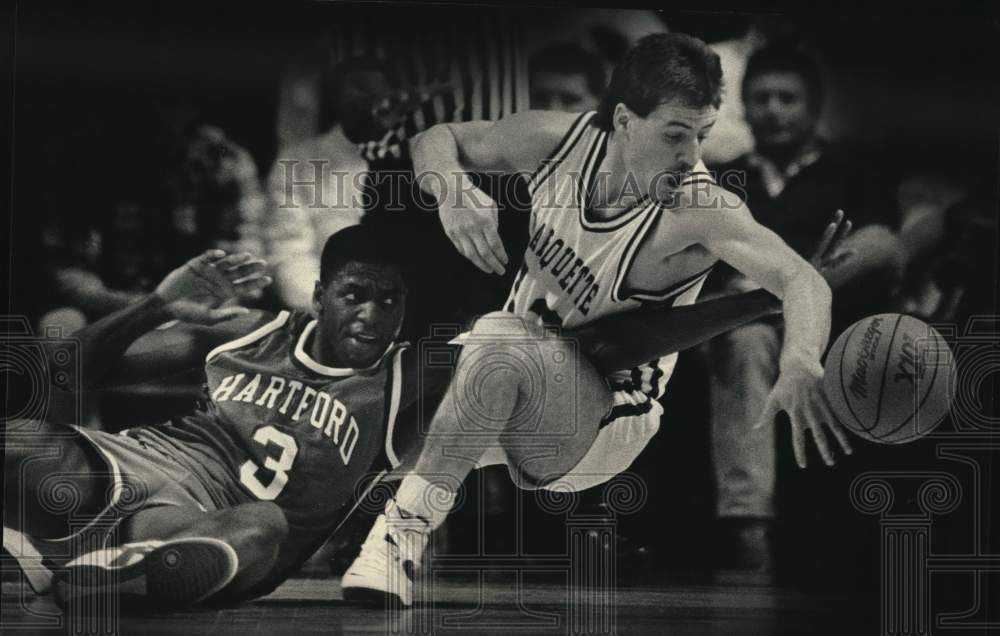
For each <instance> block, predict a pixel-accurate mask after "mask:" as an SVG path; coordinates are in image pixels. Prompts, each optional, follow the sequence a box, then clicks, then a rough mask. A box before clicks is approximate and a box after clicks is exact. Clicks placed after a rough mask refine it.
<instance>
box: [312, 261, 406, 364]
mask: <svg viewBox="0 0 1000 636" xmlns="http://www.w3.org/2000/svg"><path fill="white" fill-rule="evenodd" d="M405 300H406V287H405V285H404V283H403V277H402V275H401V274H400V272H399V270H398V269H397V268H395V267H393V266H391V265H380V264H374V263H360V262H350V263H348V264H347V265H345V266H344V267H342V268H341V270H340V271H339V272H338V273H337V274H336V275H334V276H333V278H332V279H331V280H330V282H329V283H327V285H326V286H325V287H323V286H322V285H321V284H319V283H317V285H316V292H315V295H314V305H315V309H316V313H317V320H318V322H319V324H318V325H317V329H316V337H317V338H321V339H322V343H321V344H320V345H319V347H320V348H319V351H320V355H321V356H322V357H325V358H328V359H326V360H319V362H320V364H325V365H328V366H333V367H338V368H353V369H363V368H365V367H369V366H371V365H373V364H374V363H375V362H377V361H378V359H379V356H381V355H382V354H383V353H384V352H385V350H386V348H388V346H389V344H390V343H391V342H392V341H393V340H394V339H395V338H396V336H397V335H399V329H400V327H401V326H402V323H403V312H404V310H405Z"/></svg>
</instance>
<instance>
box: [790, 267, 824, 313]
mask: <svg viewBox="0 0 1000 636" xmlns="http://www.w3.org/2000/svg"><path fill="white" fill-rule="evenodd" d="M785 291H786V297H787V296H788V295H789V294H791V295H801V296H802V297H804V298H808V299H809V300H810V303H812V304H814V305H815V306H817V307H829V306H830V305H831V304H832V302H833V290H831V289H830V285H829V283H827V282H826V279H825V278H823V276H822V274H820V273H819V272H818V271H816V269H814V268H813V267H812V266H811V265H809V264H808V263H806V262H804V261H803V263H802V264H801V265H800V266H799V267H798V268H796V270H795V271H794V273H793V274H792V276H791V279H790V280H789V282H788V283H786V285H785Z"/></svg>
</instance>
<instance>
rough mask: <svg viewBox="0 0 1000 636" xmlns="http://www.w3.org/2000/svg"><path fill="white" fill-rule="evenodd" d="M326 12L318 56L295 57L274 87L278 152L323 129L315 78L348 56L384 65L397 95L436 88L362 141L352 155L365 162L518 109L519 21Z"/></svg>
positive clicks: (480, 12)
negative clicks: (445, 126)
mask: <svg viewBox="0 0 1000 636" xmlns="http://www.w3.org/2000/svg"><path fill="white" fill-rule="evenodd" d="M328 5H329V7H328V10H329V12H330V20H329V22H328V24H329V25H330V26H329V27H328V28H326V29H325V32H326V33H325V37H324V38H323V46H322V47H321V50H315V48H312V49H311V50H307V51H305V52H304V55H303V56H302V57H303V63H301V64H302V65H301V66H299V67H290V68H289V69H288V71H287V73H286V77H285V80H284V81H283V82H282V87H281V91H280V97H279V107H278V117H277V127H278V138H279V140H280V142H281V144H282V145H281V150H284V149H285V148H286V147H287V145H288V144H289V143H294V142H295V141H303V140H305V139H306V138H308V137H312V136H315V135H316V134H317V133H318V132H322V131H324V130H326V128H325V127H323V124H322V123H321V121H320V120H321V117H320V115H319V110H320V108H321V103H322V102H323V101H324V96H323V93H324V89H323V88H322V87H321V85H322V84H323V79H322V78H324V77H326V76H327V75H328V73H327V72H326V69H328V68H329V67H331V66H336V65H338V64H340V63H341V62H343V61H345V60H350V59H355V58H358V57H374V58H378V59H381V60H385V63H386V65H387V72H388V73H389V75H390V76H391V77H393V78H396V79H398V81H399V87H400V88H403V89H414V88H417V87H430V86H433V87H436V88H437V89H438V90H434V91H430V92H431V95H430V96H429V99H427V100H426V101H422V102H421V103H420V104H419V105H418V107H416V108H413V109H411V110H409V111H408V112H406V113H405V115H404V116H403V118H402V121H401V122H399V124H398V125H397V126H395V127H394V128H393V129H391V130H389V131H387V132H386V133H385V134H384V135H382V136H381V137H378V138H373V139H366V140H364V142H363V148H362V155H363V156H364V157H365V158H366V159H367V160H368V161H373V160H378V159H383V158H387V157H389V158H393V157H394V156H398V154H399V153H400V152H403V153H405V152H406V148H405V142H406V140H407V139H409V138H411V137H413V136H414V135H416V134H417V133H419V132H421V131H423V130H426V129H427V128H429V127H431V126H433V125H434V124H437V123H440V122H445V121H474V120H494V119H499V118H501V117H505V116H507V115H510V114H512V113H515V112H519V111H522V110H526V109H527V107H528V72H527V61H528V56H527V54H526V51H525V49H524V47H523V45H522V33H523V31H524V28H523V21H522V15H523V12H519V11H511V10H509V9H506V8H503V7H485V6H469V7H463V6H459V5H446V6H433V5H427V4H422V5H419V6H416V5H414V6H407V5H401V4H400V5H394V6H393V7H392V10H391V11H375V12H374V13H377V15H378V17H377V19H375V18H373V7H372V6H371V5H363V4H351V3H328ZM429 44H430V45H429ZM317 67H318V70H317ZM327 92H328V91H327ZM310 126H312V130H311V132H310V133H309V134H306V135H305V136H303V133H304V131H305V130H306V129H308V128H309V127H310Z"/></svg>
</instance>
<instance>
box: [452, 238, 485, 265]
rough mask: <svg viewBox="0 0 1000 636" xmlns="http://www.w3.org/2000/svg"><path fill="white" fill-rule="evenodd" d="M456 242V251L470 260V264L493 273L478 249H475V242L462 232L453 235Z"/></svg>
mask: <svg viewBox="0 0 1000 636" xmlns="http://www.w3.org/2000/svg"><path fill="white" fill-rule="evenodd" d="M455 241H456V244H457V245H458V251H459V252H461V253H462V256H464V257H465V258H467V259H469V260H470V261H472V264H473V265H475V266H476V267H478V268H479V269H481V270H483V271H484V272H486V273H487V274H491V273H493V269H492V268H491V267H490V266H489V265H487V263H486V261H484V260H483V259H482V258H480V256H479V250H477V249H476V246H475V244H474V243H473V242H472V240H471V239H470V238H469V237H468V236H465V235H463V234H459V235H457V236H456V237H455Z"/></svg>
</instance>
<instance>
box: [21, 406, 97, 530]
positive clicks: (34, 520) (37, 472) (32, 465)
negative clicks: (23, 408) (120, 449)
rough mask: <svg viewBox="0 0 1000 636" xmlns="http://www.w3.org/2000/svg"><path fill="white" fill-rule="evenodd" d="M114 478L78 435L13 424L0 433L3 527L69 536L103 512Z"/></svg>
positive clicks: (47, 425)
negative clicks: (0, 438) (1, 439)
mask: <svg viewBox="0 0 1000 636" xmlns="http://www.w3.org/2000/svg"><path fill="white" fill-rule="evenodd" d="M113 485H114V474H113V472H112V471H111V470H109V468H108V466H107V464H106V462H105V461H104V459H102V457H101V456H100V454H99V453H98V451H97V450H96V449H95V448H94V446H93V445H92V444H91V443H90V441H89V440H88V439H87V438H86V437H85V436H84V434H83V433H81V432H79V431H78V430H76V429H73V428H70V427H67V426H62V425H57V424H51V423H49V422H45V421H39V420H31V421H24V420H21V421H15V422H10V423H8V424H7V430H6V432H5V435H4V526H5V527H8V528H12V529H14V530H17V531H18V532H21V533H24V534H27V535H29V536H31V537H34V538H37V539H57V538H62V537H65V536H67V535H69V534H73V533H74V532H76V531H78V530H80V529H81V527H83V526H84V525H86V524H87V523H88V522H89V521H91V520H92V519H93V518H95V517H97V516H98V515H100V514H101V513H102V512H103V511H105V510H106V509H107V508H108V504H109V500H108V497H109V493H110V492H111V490H112V488H113Z"/></svg>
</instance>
